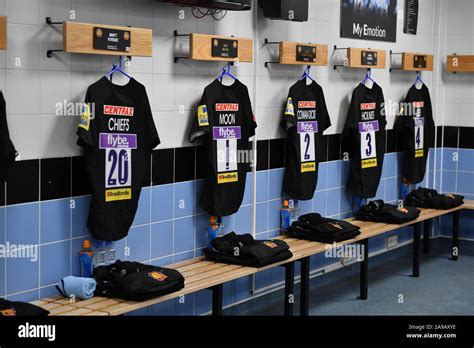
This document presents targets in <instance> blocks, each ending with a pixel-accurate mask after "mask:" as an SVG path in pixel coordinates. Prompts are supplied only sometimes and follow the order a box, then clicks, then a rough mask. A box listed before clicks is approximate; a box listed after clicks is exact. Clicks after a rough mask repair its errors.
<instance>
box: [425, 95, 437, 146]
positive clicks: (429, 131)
mask: <svg viewBox="0 0 474 348" xmlns="http://www.w3.org/2000/svg"><path fill="white" fill-rule="evenodd" d="M425 100H426V106H425V107H426V115H427V117H425V122H426V142H427V145H428V147H434V145H435V132H436V127H435V124H434V119H433V107H432V105H431V97H430V93H429V91H428V90H427V91H426V93H425Z"/></svg>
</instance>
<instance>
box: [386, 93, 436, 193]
mask: <svg viewBox="0 0 474 348" xmlns="http://www.w3.org/2000/svg"><path fill="white" fill-rule="evenodd" d="M395 129H396V131H397V132H398V133H399V135H400V136H399V139H400V142H401V144H400V148H401V149H404V150H405V155H404V160H403V169H402V175H403V177H404V178H405V179H406V180H408V181H409V182H410V183H412V184H418V183H420V182H421V181H423V179H424V177H425V172H426V163H427V160H428V152H429V149H430V147H433V146H434V138H435V125H434V120H433V111H432V107H431V98H430V92H429V90H428V87H426V85H425V84H423V86H422V87H421V89H417V88H416V87H415V86H414V85H413V86H412V87H411V88H410V90H409V91H408V93H407V96H406V98H405V101H404V104H403V109H402V110H401V113H400V115H399V116H398V117H397V120H396V122H395Z"/></svg>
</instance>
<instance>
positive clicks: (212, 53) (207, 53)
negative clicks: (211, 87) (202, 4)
mask: <svg viewBox="0 0 474 348" xmlns="http://www.w3.org/2000/svg"><path fill="white" fill-rule="evenodd" d="M173 36H174V37H188V38H189V55H188V56H187V57H185V56H176V57H174V62H175V63H177V62H178V61H179V60H180V59H192V60H201V61H215V62H244V63H251V62H252V61H253V40H251V39H246V38H238V37H234V36H218V35H206V34H196V33H191V34H180V33H179V32H178V31H177V30H175V31H174V34H173Z"/></svg>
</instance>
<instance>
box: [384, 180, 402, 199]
mask: <svg viewBox="0 0 474 348" xmlns="http://www.w3.org/2000/svg"><path fill="white" fill-rule="evenodd" d="M399 192H400V184H399V179H398V178H388V179H385V201H386V202H393V201H395V200H397V199H398V197H399Z"/></svg>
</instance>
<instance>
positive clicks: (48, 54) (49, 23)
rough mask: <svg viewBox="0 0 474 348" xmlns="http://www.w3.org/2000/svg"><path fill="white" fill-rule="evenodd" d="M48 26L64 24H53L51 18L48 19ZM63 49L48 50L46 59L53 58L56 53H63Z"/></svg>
mask: <svg viewBox="0 0 474 348" xmlns="http://www.w3.org/2000/svg"><path fill="white" fill-rule="evenodd" d="M46 24H47V25H61V24H63V22H53V20H52V19H51V17H46ZM63 51H64V50H63V49H55V50H47V51H46V57H48V58H53V53H54V52H63Z"/></svg>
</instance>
